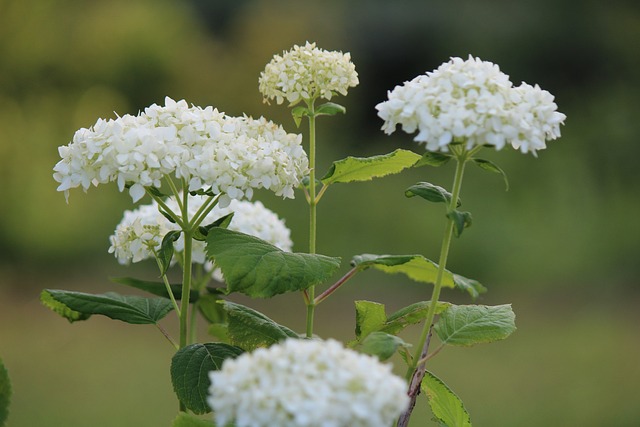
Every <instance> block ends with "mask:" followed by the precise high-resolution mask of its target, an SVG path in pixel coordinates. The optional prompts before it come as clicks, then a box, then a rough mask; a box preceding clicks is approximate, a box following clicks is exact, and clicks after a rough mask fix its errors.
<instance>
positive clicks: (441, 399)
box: [420, 371, 471, 427]
mask: <svg viewBox="0 0 640 427" xmlns="http://www.w3.org/2000/svg"><path fill="white" fill-rule="evenodd" d="M420 386H421V388H422V391H423V392H424V393H426V394H427V396H428V398H429V406H430V407H431V412H432V413H433V415H434V416H435V417H436V419H437V420H438V421H439V422H441V423H442V424H443V425H445V426H447V427H471V417H470V416H469V412H467V409H466V408H465V407H464V404H463V403H462V400H460V398H459V397H458V396H457V395H456V394H455V393H454V392H453V391H451V389H450V388H449V387H447V385H446V384H445V383H443V382H442V381H441V380H440V379H439V378H438V377H436V376H435V375H433V374H432V373H431V372H429V371H426V372H425V376H424V378H423V379H422V384H421V385H420Z"/></svg>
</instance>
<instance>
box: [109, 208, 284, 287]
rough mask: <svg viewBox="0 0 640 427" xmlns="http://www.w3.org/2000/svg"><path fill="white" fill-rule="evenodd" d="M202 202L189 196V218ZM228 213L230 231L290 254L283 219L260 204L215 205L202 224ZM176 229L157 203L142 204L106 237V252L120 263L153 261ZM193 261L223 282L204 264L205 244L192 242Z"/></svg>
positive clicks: (178, 245) (180, 243)
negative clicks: (107, 247)
mask: <svg viewBox="0 0 640 427" xmlns="http://www.w3.org/2000/svg"><path fill="white" fill-rule="evenodd" d="M205 199H206V197H203V196H191V197H189V204H188V211H189V217H190V218H192V217H193V216H194V215H195V214H196V212H197V211H198V209H200V207H201V206H202V204H203V203H204V201H205ZM166 204H167V206H168V207H169V208H170V209H171V210H173V211H174V212H177V211H179V210H178V209H177V203H176V202H175V200H173V199H170V200H167V202H166ZM231 212H233V213H234V216H233V218H232V220H231V223H230V224H229V229H230V230H233V231H239V232H242V233H245V234H249V235H252V236H255V237H258V238H260V239H262V240H264V241H266V242H269V243H271V244H272V245H274V246H277V247H278V248H280V249H282V250H284V251H291V249H292V247H293V242H292V241H291V237H290V236H291V231H290V230H289V228H287V226H286V225H285V223H284V220H282V219H280V218H279V217H278V216H277V215H276V214H275V213H274V212H273V211H271V210H269V209H267V208H266V207H264V205H263V204H262V203H260V202H259V201H256V202H249V201H246V200H242V201H241V200H235V199H234V200H232V201H231V203H230V204H229V206H227V207H224V208H223V207H220V205H217V206H216V207H214V208H213V209H212V210H211V212H209V213H208V214H207V216H206V217H205V218H204V220H203V222H202V224H203V225H207V224H211V223H213V222H215V221H216V220H218V219H220V218H222V217H223V216H225V215H228V214H230V213H231ZM179 229H180V227H179V226H178V225H176V224H174V223H172V222H170V221H169V220H168V219H167V218H165V216H164V215H162V214H161V213H160V211H159V210H158V205H157V203H155V202H153V203H151V204H148V205H141V206H139V207H138V208H137V209H134V210H128V211H125V213H124V217H123V218H122V221H120V223H119V224H118V225H117V226H116V230H115V232H114V234H113V235H112V236H111V237H110V238H109V241H110V242H111V247H110V248H109V253H113V254H114V255H115V256H116V258H117V259H118V261H119V262H120V263H121V264H129V263H132V262H134V263H135V262H139V261H142V260H146V259H150V258H153V257H154V251H158V250H160V245H161V243H162V239H163V238H164V236H165V235H166V234H167V233H168V232H169V231H173V230H179ZM174 247H175V249H176V250H177V251H178V252H180V251H182V250H183V249H184V236H180V238H179V239H178V240H177V241H176V242H175V243H174ZM192 261H193V263H195V264H204V265H205V267H206V268H207V270H209V271H211V272H212V275H213V277H214V278H215V279H217V280H219V281H222V280H223V278H222V275H221V273H220V271H219V270H217V269H215V268H214V266H213V264H211V263H210V262H209V261H207V258H206V248H205V243H204V242H202V241H197V240H196V241H194V242H193V249H192Z"/></svg>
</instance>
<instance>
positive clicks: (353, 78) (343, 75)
mask: <svg viewBox="0 0 640 427" xmlns="http://www.w3.org/2000/svg"><path fill="white" fill-rule="evenodd" d="M258 83H259V89H260V93H262V95H263V96H264V99H265V102H267V101H268V100H270V99H275V100H276V102H277V103H278V104H282V103H283V102H284V100H285V99H286V100H287V102H289V104H291V105H295V104H297V103H298V102H300V101H303V100H306V101H310V100H315V99H317V98H324V99H326V100H331V97H332V96H333V95H334V94H336V93H339V94H341V95H346V94H347V90H348V89H349V88H350V87H354V86H357V85H358V83H359V82H358V73H357V72H356V68H355V65H353V63H352V62H351V55H350V54H349V53H342V52H336V51H327V50H323V49H319V48H317V47H316V44H315V43H309V42H307V43H306V44H305V45H304V46H297V45H296V46H294V47H293V49H291V50H290V51H288V52H284V53H283V54H282V56H281V55H275V56H274V57H273V59H272V60H271V62H269V63H268V64H267V66H266V67H265V69H264V71H263V72H262V73H260V78H259V80H258Z"/></svg>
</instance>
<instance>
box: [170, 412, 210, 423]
mask: <svg viewBox="0 0 640 427" xmlns="http://www.w3.org/2000/svg"><path fill="white" fill-rule="evenodd" d="M171 427H216V424H215V423H214V422H213V421H209V420H201V419H200V418H198V417H196V416H195V415H193V414H189V413H186V412H180V413H179V414H178V416H177V417H176V419H175V420H173V423H172V424H171Z"/></svg>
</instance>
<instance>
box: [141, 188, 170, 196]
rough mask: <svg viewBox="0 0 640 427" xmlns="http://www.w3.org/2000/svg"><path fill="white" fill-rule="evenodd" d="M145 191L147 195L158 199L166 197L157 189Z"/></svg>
mask: <svg viewBox="0 0 640 427" xmlns="http://www.w3.org/2000/svg"><path fill="white" fill-rule="evenodd" d="M145 190H147V193H149V194H151V195H152V196H155V197H160V198H165V197H167V195H166V194H164V193H163V192H162V191H161V190H160V189H159V188H158V187H145Z"/></svg>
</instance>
